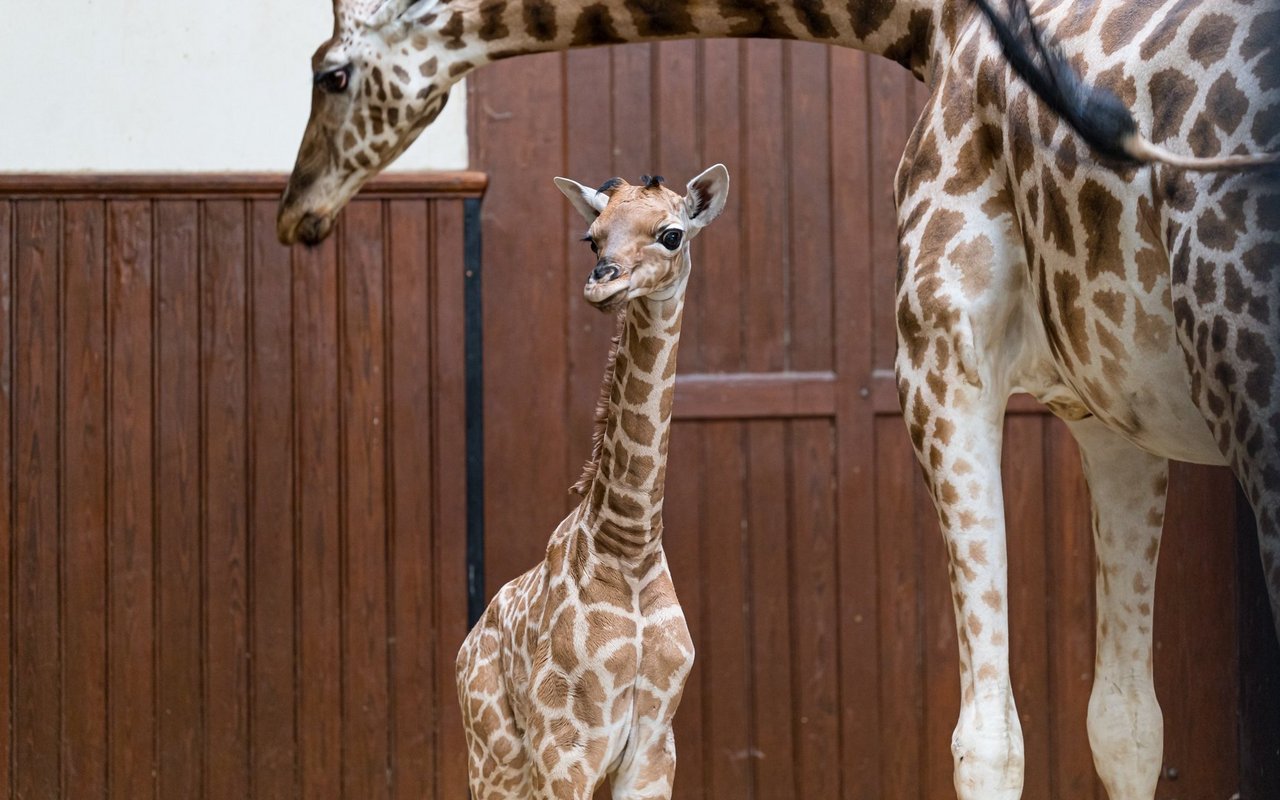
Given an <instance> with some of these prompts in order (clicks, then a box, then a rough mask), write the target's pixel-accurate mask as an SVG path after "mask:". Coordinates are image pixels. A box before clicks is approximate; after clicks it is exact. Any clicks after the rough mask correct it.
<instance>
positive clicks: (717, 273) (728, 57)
mask: <svg viewBox="0 0 1280 800" xmlns="http://www.w3.org/2000/svg"><path fill="white" fill-rule="evenodd" d="M702 46H703V63H702V65H701V70H700V73H701V74H700V75H699V78H700V89H699V93H700V103H701V109H702V111H701V113H702V114H703V115H704V116H705V118H706V119H713V120H716V124H715V125H707V126H703V127H702V129H701V140H702V156H703V160H704V161H707V162H710V163H709V164H707V166H710V164H711V163H716V162H720V163H723V164H724V165H725V166H726V167H727V168H728V170H729V176H730V184H731V187H732V188H730V190H729V191H730V196H729V203H728V205H727V206H725V210H724V212H723V213H722V214H721V215H720V218H719V219H717V220H716V223H715V226H714V227H711V228H708V229H707V231H706V235H705V236H700V237H699V238H698V242H699V243H700V244H701V247H702V250H701V252H700V253H699V254H698V256H697V258H698V261H697V267H696V268H697V270H698V272H699V273H700V274H701V276H702V279H701V280H700V281H694V282H693V283H692V285H691V286H690V289H689V291H690V296H689V302H690V303H694V304H695V306H694V307H695V308H698V309H700V311H699V313H697V314H689V315H688V317H687V318H686V319H685V321H684V325H683V328H682V330H683V333H682V334H681V336H682V339H683V341H682V344H681V351H680V358H681V368H682V369H685V370H687V371H693V372H731V371H735V370H738V369H741V368H742V366H743V365H742V327H743V326H742V314H743V311H742V300H741V294H742V284H743V281H744V277H743V258H744V257H745V255H746V253H745V251H744V249H743V247H744V245H743V236H742V233H741V231H742V226H743V225H744V224H745V220H746V213H747V212H746V207H747V206H746V197H747V193H748V191H750V190H751V184H750V183H749V182H748V180H747V166H746V165H747V163H748V161H749V158H748V157H747V156H746V155H745V154H744V152H743V144H742V136H743V134H742V129H743V126H744V125H745V124H746V123H745V120H744V119H743V115H742V102H741V100H742V97H741V93H742V91H743V89H742V88H741V87H740V85H739V84H740V82H741V81H740V79H741V70H742V69H743V66H742V60H741V54H742V48H743V47H744V46H745V45H744V44H743V43H742V42H737V41H724V40H718V41H707V42H703V43H702ZM730 87H737V89H736V91H733V90H730Z"/></svg>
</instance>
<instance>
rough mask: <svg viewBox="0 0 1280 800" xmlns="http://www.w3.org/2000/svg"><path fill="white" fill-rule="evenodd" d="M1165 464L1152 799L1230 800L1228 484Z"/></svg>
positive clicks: (1231, 501) (1233, 701)
mask: <svg viewBox="0 0 1280 800" xmlns="http://www.w3.org/2000/svg"><path fill="white" fill-rule="evenodd" d="M1171 467H1172V468H1171V470H1170V475H1169V497H1168V503H1167V505H1166V508H1165V512H1166V516H1165V519H1166V522H1165V531H1164V535H1163V537H1162V539H1161V546H1160V564H1159V567H1158V572H1157V577H1156V587H1157V588H1156V602H1155V611H1154V621H1155V653H1156V655H1155V679H1156V697H1157V698H1158V699H1159V701H1160V705H1161V708H1162V709H1163V711H1164V718H1165V732H1166V733H1165V740H1166V744H1165V748H1164V764H1165V766H1166V767H1167V768H1170V769H1172V772H1166V773H1165V777H1164V779H1162V780H1161V781H1160V786H1159V790H1158V791H1157V797H1161V798H1164V797H1170V798H1173V797H1230V796H1231V795H1232V794H1233V793H1235V792H1237V791H1240V790H1241V788H1242V787H1241V785H1240V784H1241V776H1240V775H1239V774H1238V773H1237V769H1238V766H1237V765H1238V764H1239V749H1238V740H1237V738H1236V737H1237V735H1238V726H1239V720H1238V719H1236V718H1235V717H1234V715H1232V714H1229V713H1224V709H1229V708H1237V707H1238V702H1239V700H1238V698H1239V692H1240V689H1241V687H1240V685H1239V682H1238V676H1239V674H1240V673H1239V661H1238V657H1237V652H1236V644H1235V643H1236V639H1237V634H1236V632H1235V631H1234V630H1233V629H1232V628H1233V626H1232V625H1231V621H1232V620H1233V619H1234V618H1235V613H1236V611H1235V609H1236V605H1237V602H1238V597H1237V590H1238V587H1237V586H1236V578H1235V575H1236V546H1235V536H1234V533H1235V510H1236V506H1235V478H1234V477H1233V476H1232V475H1231V473H1230V472H1229V471H1228V470H1227V469H1225V468H1217V469H1215V468H1211V467H1203V466H1193V465H1190V464H1181V463H1175V464H1172V465H1171ZM1272 680H1273V681H1274V680H1276V676H1272ZM1180 731H1187V732H1188V733H1189V734H1190V735H1179V732H1180ZM1205 742H1215V743H1216V744H1215V745H1214V746H1213V747H1212V748H1208V747H1205V746H1204V743H1205ZM1171 774H1172V775H1176V776H1177V778H1176V780H1169V778H1168V775H1171ZM1100 796H1102V795H1100ZM1241 796H1242V797H1245V795H1241Z"/></svg>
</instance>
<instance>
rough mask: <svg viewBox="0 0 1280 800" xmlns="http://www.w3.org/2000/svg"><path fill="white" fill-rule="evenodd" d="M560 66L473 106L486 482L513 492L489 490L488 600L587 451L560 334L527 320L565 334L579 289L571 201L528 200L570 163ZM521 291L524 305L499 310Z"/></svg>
mask: <svg viewBox="0 0 1280 800" xmlns="http://www.w3.org/2000/svg"><path fill="white" fill-rule="evenodd" d="M563 63H564V62H563V56H562V55H560V54H554V53H552V54H545V55H539V56H531V57H528V58H522V59H518V60H514V61H512V62H509V63H500V64H494V65H492V66H491V67H489V68H488V69H486V70H482V71H481V72H479V73H477V74H476V77H475V86H476V89H475V91H476V92H477V93H480V92H483V98H484V99H483V100H482V101H481V102H480V103H479V104H477V106H476V107H475V108H476V110H475V111H474V112H473V113H474V114H475V115H477V117H480V116H481V115H483V117H484V120H485V121H484V122H483V124H477V125H476V126H474V128H473V129H474V130H475V131H476V136H475V139H474V145H473V150H472V154H473V157H474V161H475V162H476V163H483V164H485V168H486V169H487V170H489V171H490V174H491V175H492V176H493V177H492V180H491V181H490V184H489V189H488V193H487V196H486V199H485V204H484V212H483V216H484V241H485V248H484V271H485V274H484V309H485V313H484V340H485V349H486V350H487V351H488V352H491V353H502V354H503V355H502V357H501V358H487V359H485V365H484V391H485V398H484V406H485V410H484V425H485V483H486V485H488V486H502V487H504V489H505V491H504V492H502V493H501V494H499V493H497V492H489V493H488V494H486V496H485V528H486V538H487V541H488V543H489V546H488V547H486V549H485V558H486V561H487V564H486V570H485V571H486V581H485V586H486V589H487V590H488V592H489V593H490V595H492V594H493V593H494V592H496V591H497V590H498V589H499V588H501V586H502V584H503V583H505V582H506V581H508V580H510V579H511V578H513V577H515V576H516V575H518V574H520V573H521V572H523V571H524V570H526V569H528V568H529V567H530V566H532V565H533V564H535V563H537V562H538V561H539V560H540V559H541V558H542V556H543V552H544V550H545V548H546V540H547V537H548V536H550V534H551V531H552V530H554V529H555V526H556V524H557V523H559V522H560V520H561V519H562V518H563V517H564V514H565V512H566V511H567V510H568V509H569V507H570V505H571V500H570V498H569V496H568V494H567V492H566V491H565V490H566V489H567V488H568V485H569V483H570V480H569V476H570V475H571V474H572V472H573V471H574V470H576V469H577V467H578V463H577V458H578V455H577V453H578V452H579V450H578V448H574V447H572V446H571V445H572V444H573V443H576V442H578V441H580V440H578V439H576V438H574V437H573V436H572V435H571V433H570V432H569V431H567V430H566V428H565V414H564V411H563V409H564V408H565V407H566V406H567V404H568V398H567V396H566V392H565V377H564V376H565V375H566V372H567V369H568V364H567V361H566V347H565V342H564V339H563V338H562V336H560V335H545V336H544V335H530V334H531V328H530V326H531V325H536V326H538V330H539V331H542V330H544V329H548V328H549V330H563V324H564V323H563V320H565V319H566V318H567V314H568V307H567V305H566V303H567V302H568V299H569V298H570V297H571V296H572V295H571V293H570V291H569V288H568V287H569V284H568V276H567V272H566V269H565V257H564V253H565V250H564V248H565V242H564V237H563V236H562V235H561V232H562V231H564V230H565V226H566V221H565V217H564V214H565V213H566V207H565V206H566V204H564V203H563V202H560V201H558V200H557V199H556V198H554V197H553V198H552V200H553V201H555V202H547V203H532V202H530V200H531V198H539V197H547V194H546V192H547V188H546V187H547V178H549V177H551V174H550V173H551V172H552V171H553V170H555V171H556V172H559V170H560V169H561V168H562V167H563V159H564V135H565V133H564V124H563V120H562V115H561V113H560V109H561V108H562V107H563V103H564V100H565V93H564V75H563ZM550 109H555V113H547V111H548V110H550ZM535 120H536V122H535ZM530 164H537V165H539V169H529V168H528V165H530ZM578 246H579V247H581V246H583V245H578ZM515 286H519V287H520V308H521V310H522V311H521V313H520V314H511V313H502V312H503V310H504V309H507V308H509V307H510V304H511V295H510V293H511V290H512V288H513V287H515ZM535 320H536V321H537V322H534V321H535ZM557 321H559V322H557ZM512 408H522V409H524V411H523V413H521V414H513V413H511V409H512ZM526 453H527V454H534V453H536V454H537V461H536V465H535V464H534V463H532V462H531V461H530V460H529V459H527V458H521V457H515V458H513V457H512V455H513V454H526ZM571 465H572V466H571Z"/></svg>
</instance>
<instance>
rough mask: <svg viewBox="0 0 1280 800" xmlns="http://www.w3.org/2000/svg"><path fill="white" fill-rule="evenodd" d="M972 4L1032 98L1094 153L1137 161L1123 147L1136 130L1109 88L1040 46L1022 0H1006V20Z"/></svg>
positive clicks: (984, 4)
mask: <svg viewBox="0 0 1280 800" xmlns="http://www.w3.org/2000/svg"><path fill="white" fill-rule="evenodd" d="M974 2H975V3H977V5H978V8H980V9H981V10H982V13H983V14H984V15H985V16H986V18H987V21H988V22H990V23H991V29H992V30H993V31H994V32H995V34H996V38H997V39H999V40H1000V46H1001V48H1002V49H1003V50H1004V56H1005V58H1006V59H1007V60H1008V62H1009V66H1010V67H1012V68H1013V71H1014V72H1016V73H1017V74H1018V77H1020V78H1022V80H1023V81H1025V82H1026V83H1027V85H1028V86H1030V87H1031V90H1032V91H1034V92H1035V93H1036V96H1038V97H1039V98H1040V99H1041V100H1042V101H1044V103H1045V104H1046V105H1048V106H1049V107H1050V108H1051V109H1053V111H1054V112H1055V113H1056V114H1058V115H1059V116H1061V117H1062V118H1063V119H1064V120H1066V121H1067V123H1068V124H1069V125H1071V127H1072V128H1073V129H1074V130H1075V132H1076V133H1078V134H1080V137H1081V138H1082V139H1084V140H1085V141H1086V142H1088V143H1089V146H1090V147H1092V148H1093V149H1094V150H1095V151H1097V152H1098V154H1100V155H1102V156H1103V157H1105V158H1108V159H1111V160H1113V161H1116V162H1120V163H1121V164H1138V163H1140V161H1139V160H1138V159H1136V158H1134V157H1133V156H1132V155H1131V154H1130V153H1129V152H1128V151H1127V150H1126V149H1125V142H1126V141H1128V140H1129V139H1130V138H1131V137H1133V136H1134V135H1135V134H1137V132H1138V124H1137V122H1135V121H1134V119H1133V115H1132V114H1131V113H1129V109H1128V108H1126V107H1125V105H1124V103H1122V102H1121V101H1120V98H1118V97H1116V96H1115V95H1114V94H1112V93H1111V92H1110V91H1109V90H1107V89H1104V88H1102V87H1095V86H1089V85H1088V84H1086V83H1085V82H1084V81H1083V80H1082V79H1081V77H1080V76H1079V75H1078V74H1076V71H1075V70H1074V69H1072V68H1071V65H1070V64H1069V63H1067V59H1066V56H1064V55H1063V54H1062V51H1061V50H1059V49H1058V48H1057V47H1056V46H1054V45H1052V44H1046V43H1045V42H1044V40H1043V38H1042V37H1041V34H1040V31H1039V30H1038V29H1037V28H1036V26H1035V24H1034V23H1033V22H1032V21H1031V10H1030V9H1029V8H1028V7H1027V0H1009V18H1008V19H1007V20H1006V19H1004V18H1003V17H1001V16H1000V15H999V14H998V13H996V10H995V9H994V8H992V6H991V2H990V0H974Z"/></svg>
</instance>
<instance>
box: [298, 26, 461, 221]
mask: <svg viewBox="0 0 1280 800" xmlns="http://www.w3.org/2000/svg"><path fill="white" fill-rule="evenodd" d="M442 5H443V4H442V2H441V0H334V4H333V19H334V26H333V36H331V37H330V38H329V40H328V41H326V42H325V43H324V44H322V45H320V48H319V49H318V50H316V53H315V55H314V56H312V58H311V69H312V75H313V81H312V84H313V85H312V91H311V118H310V119H309V120H308V121H307V129H306V132H305V133H304V134H303V136H302V145H301V146H300V147H299V148H298V159H297V162H296V163H295V164H294V167H293V174H292V175H291V176H290V177H289V183H288V186H286V188H285V191H284V196H283V197H282V198H281V200H280V209H279V212H278V214H277V217H276V232H277V234H278V235H279V237H280V241H281V242H283V243H285V244H293V243H295V242H299V241H301V242H304V243H306V244H316V243H318V242H320V241H321V240H322V239H324V237H325V236H327V235H328V233H329V231H330V229H331V228H332V227H333V220H334V217H335V216H337V214H338V212H339V211H341V210H342V207H343V206H344V205H346V203H347V201H348V200H350V199H351V197H352V196H354V195H355V193H356V192H357V191H359V190H360V187H361V186H363V185H364V183H365V181H367V180H369V179H370V178H371V177H373V176H374V175H377V174H378V173H379V172H380V171H382V169H383V168H385V167H386V166H387V165H388V164H390V163H391V162H392V161H394V160H395V159H396V157H397V156H399V155H400V154H401V153H403V152H404V151H405V149H406V148H408V147H409V145H411V144H413V141H414V140H415V139H417V138H418V135H419V134H420V133H422V131H423V130H424V129H425V128H426V127H427V126H428V125H430V124H431V123H432V122H433V121H434V120H435V118H436V117H437V116H439V115H440V111H441V110H442V109H443V108H444V104H445V101H447V100H448V99H449V88H450V87H451V86H452V85H453V84H454V83H455V82H456V81H457V80H458V79H459V78H461V77H462V75H463V74H465V73H466V72H468V71H469V70H470V69H471V68H472V67H473V66H474V65H475V64H474V61H473V60H472V59H478V58H479V54H478V53H471V52H470V50H471V49H472V48H471V47H469V46H468V45H466V44H465V43H464V42H463V40H462V38H461V36H460V34H461V31H459V30H455V27H460V26H455V25H454V24H452V22H451V21H452V20H455V19H458V20H460V17H458V16H457V15H455V14H449V13H448V12H447V11H446V10H445V9H444V8H443V7H442Z"/></svg>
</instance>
